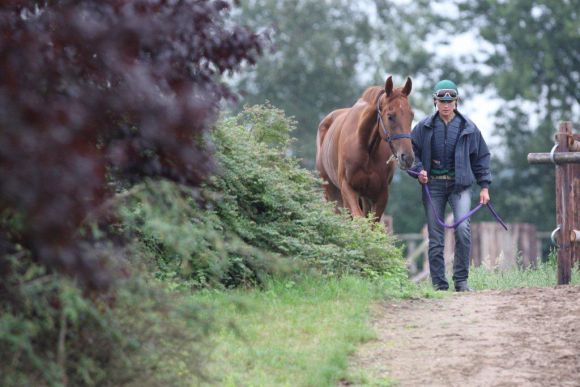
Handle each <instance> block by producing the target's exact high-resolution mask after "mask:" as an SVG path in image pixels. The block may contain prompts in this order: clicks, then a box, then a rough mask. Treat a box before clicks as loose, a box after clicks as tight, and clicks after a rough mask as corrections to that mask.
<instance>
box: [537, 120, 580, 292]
mask: <svg viewBox="0 0 580 387" xmlns="http://www.w3.org/2000/svg"><path fill="white" fill-rule="evenodd" d="M555 143H556V144H555V145H554V147H553V148H552V151H551V152H550V153H530V154H528V162H529V163H530V164H554V165H555V168H556V224H557V225H558V226H557V228H556V229H555V230H554V232H553V233H552V239H553V240H554V242H557V245H558V284H568V283H570V277H571V275H572V265H575V264H578V263H579V262H580V213H579V212H580V135H578V134H574V133H573V131H572V123H571V122H561V123H560V125H559V128H558V132H557V133H556V136H555Z"/></svg>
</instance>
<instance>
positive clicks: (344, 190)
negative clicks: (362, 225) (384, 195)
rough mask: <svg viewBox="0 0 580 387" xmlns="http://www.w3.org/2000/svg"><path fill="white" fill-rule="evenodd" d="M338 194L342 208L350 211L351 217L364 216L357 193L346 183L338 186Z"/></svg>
mask: <svg viewBox="0 0 580 387" xmlns="http://www.w3.org/2000/svg"><path fill="white" fill-rule="evenodd" d="M340 194H341V195H342V201H343V203H344V206H345V207H346V208H347V209H348V210H349V211H350V214H351V215H352V216H359V217H360V216H364V213H363V211H362V209H361V208H360V205H359V200H358V199H359V195H358V193H357V192H356V191H355V190H354V189H353V188H352V187H351V186H350V185H349V184H348V183H347V182H346V181H343V182H342V185H341V186H340Z"/></svg>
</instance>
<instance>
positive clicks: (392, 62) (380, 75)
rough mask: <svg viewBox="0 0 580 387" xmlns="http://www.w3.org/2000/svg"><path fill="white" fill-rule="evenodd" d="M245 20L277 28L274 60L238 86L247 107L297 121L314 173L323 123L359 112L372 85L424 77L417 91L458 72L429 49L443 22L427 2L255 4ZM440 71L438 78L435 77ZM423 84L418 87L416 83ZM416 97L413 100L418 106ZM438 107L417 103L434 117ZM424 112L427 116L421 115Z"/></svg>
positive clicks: (266, 59) (261, 63)
mask: <svg viewBox="0 0 580 387" xmlns="http://www.w3.org/2000/svg"><path fill="white" fill-rule="evenodd" d="M241 3H242V11H241V15H240V20H243V21H244V22H245V23H248V24H249V25H250V26H253V27H254V28H265V27H269V31H270V33H269V35H270V37H271V39H272V51H273V52H272V53H271V54H269V55H264V56H263V57H262V58H261V59H259V60H258V61H257V64H256V66H254V67H253V68H252V69H249V71H247V72H245V73H244V74H243V75H242V76H240V77H238V78H237V79H236V81H237V87H238V89H239V91H240V92H241V93H242V94H243V98H242V102H243V103H247V104H256V103H257V104H262V103H264V101H265V100H269V101H271V102H272V104H274V105H275V106H278V107H280V108H281V109H283V110H284V111H285V112H286V114H288V115H289V116H292V117H294V118H295V119H296V121H297V130H296V133H295V136H296V137H297V138H298V139H299V141H298V142H296V143H295V144H294V145H293V147H292V148H293V151H294V153H295V154H296V155H297V156H298V157H300V158H302V160H301V162H302V165H304V166H306V167H308V168H311V169H314V159H315V150H316V146H315V139H316V131H317V128H318V124H319V122H320V120H321V119H322V118H323V117H324V116H325V115H326V114H328V113H329V112H331V111H332V110H335V109H338V108H341V107H347V106H351V105H353V104H354V103H355V102H356V100H357V99H358V97H359V96H360V95H361V94H362V92H363V91H364V90H365V89H366V88H367V87H368V86H371V85H375V84H376V85H383V84H384V82H385V79H386V78H387V75H389V74H395V75H396V76H395V77H394V78H395V84H396V85H399V84H402V83H403V82H404V80H405V79H406V77H407V76H411V77H413V78H414V77H417V78H418V79H419V81H418V82H416V83H415V84H414V86H415V87H417V89H420V88H421V86H422V85H428V87H431V84H432V83H433V82H432V80H433V79H435V78H436V77H438V76H440V71H443V70H445V69H447V68H449V67H450V66H448V65H446V64H445V63H439V62H437V61H435V60H434V58H433V57H432V56H430V55H429V54H428V51H427V50H426V49H425V47H424V45H423V44H422V43H421V42H423V40H424V38H425V37H426V35H427V34H428V31H429V28H430V26H433V25H435V23H433V22H432V19H433V18H436V16H434V15H433V14H432V13H430V7H429V6H428V4H426V3H427V2H425V1H419V2H416V4H415V2H413V3H412V4H405V5H402V4H399V2H396V1H391V0H369V1H363V2H351V1H346V0H339V1H333V2H331V3H330V4H329V3H328V2H324V1H322V2H321V1H315V0H307V1H300V2H296V1H291V0H283V1H279V0H247V1H242V2H241ZM435 69H436V70H437V71H436V72H432V70H435ZM414 80H415V81H416V80H417V79H415V78H414ZM412 96H413V94H412V95H411V98H413V97H412ZM429 102H430V101H422V99H421V98H417V99H415V101H414V102H413V101H411V103H412V104H413V103H414V104H419V106H421V107H422V108H423V109H430V107H429V106H430V104H429ZM419 110H422V109H419Z"/></svg>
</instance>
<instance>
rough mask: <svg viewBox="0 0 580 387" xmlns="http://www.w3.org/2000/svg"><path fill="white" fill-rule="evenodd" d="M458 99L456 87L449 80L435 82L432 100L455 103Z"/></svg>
mask: <svg viewBox="0 0 580 387" xmlns="http://www.w3.org/2000/svg"><path fill="white" fill-rule="evenodd" d="M458 97H459V92H458V91H457V85H456V84H455V82H453V81H450V80H449V79H443V80H442V81H439V82H437V84H436V85H435V88H434V89H433V99H435V100H437V101H455V100H457V98H458Z"/></svg>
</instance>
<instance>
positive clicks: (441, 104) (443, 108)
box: [435, 99, 457, 117]
mask: <svg viewBox="0 0 580 387" xmlns="http://www.w3.org/2000/svg"><path fill="white" fill-rule="evenodd" d="M435 104H436V106H437V110H438V111H439V114H440V115H442V116H444V117H449V116H450V115H451V114H452V113H453V109H455V107H456V106H457V100H453V101H441V100H438V99H436V100H435Z"/></svg>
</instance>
